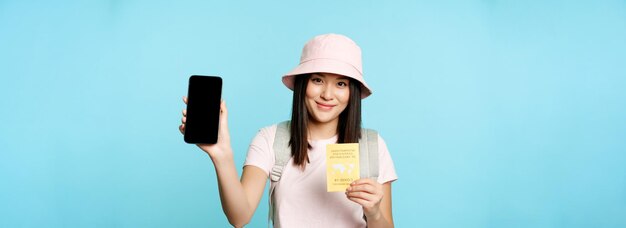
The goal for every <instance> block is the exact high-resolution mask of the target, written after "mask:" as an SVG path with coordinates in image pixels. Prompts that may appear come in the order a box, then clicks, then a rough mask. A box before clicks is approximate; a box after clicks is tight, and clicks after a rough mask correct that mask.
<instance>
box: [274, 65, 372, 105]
mask: <svg viewBox="0 0 626 228" xmlns="http://www.w3.org/2000/svg"><path fill="white" fill-rule="evenodd" d="M311 73H331V74H339V75H343V76H346V77H349V78H353V79H355V80H357V81H359V82H360V83H361V99H363V98H366V97H368V96H369V95H371V94H372V90H371V89H370V88H369V86H368V85H367V84H366V83H365V81H364V80H363V75H362V74H361V72H359V71H358V70H357V69H356V68H354V67H353V66H352V65H350V64H347V63H344V62H341V61H337V60H333V59H313V60H309V61H306V62H303V63H300V65H298V66H297V67H296V68H295V69H293V70H292V71H290V72H289V73H287V74H285V75H284V76H283V84H285V86H287V88H289V89H291V90H293V87H294V82H295V76H297V75H301V74H311Z"/></svg>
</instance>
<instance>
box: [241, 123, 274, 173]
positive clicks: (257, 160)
mask: <svg viewBox="0 0 626 228" xmlns="http://www.w3.org/2000/svg"><path fill="white" fill-rule="evenodd" d="M275 133H276V126H271V127H265V128H262V129H261V130H259V132H258V133H257V134H256V136H255V137H254V139H252V143H250V147H249V148H248V155H246V161H245V163H244V164H243V165H244V166H247V165H253V166H256V167H259V168H261V169H262V170H263V171H265V173H266V174H267V175H268V176H269V174H270V170H272V166H273V165H274V151H273V149H272V147H273V144H274V134H275Z"/></svg>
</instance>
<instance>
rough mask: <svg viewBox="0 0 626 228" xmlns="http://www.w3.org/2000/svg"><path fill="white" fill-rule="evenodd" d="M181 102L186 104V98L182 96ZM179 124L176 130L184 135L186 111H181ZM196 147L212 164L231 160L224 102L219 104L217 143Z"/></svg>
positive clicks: (231, 152) (226, 112)
mask: <svg viewBox="0 0 626 228" xmlns="http://www.w3.org/2000/svg"><path fill="white" fill-rule="evenodd" d="M183 102H185V104H187V97H186V96H183ZM181 122H182V124H181V125H180V126H178V130H180V133H182V134H183V135H184V134H185V123H186V122H187V109H183V118H182V120H181ZM196 145H197V146H198V147H200V149H202V150H203V151H204V152H206V153H207V154H208V155H209V157H211V160H213V163H216V162H218V161H224V160H232V159H233V151H232V148H231V146H230V134H229V132H228V110H227V109H226V102H224V100H222V102H221V104H220V124H219V130H218V131H217V143H215V144H196Z"/></svg>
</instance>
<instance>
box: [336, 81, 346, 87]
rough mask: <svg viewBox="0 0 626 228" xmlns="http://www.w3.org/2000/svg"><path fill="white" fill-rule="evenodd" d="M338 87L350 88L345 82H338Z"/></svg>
mask: <svg viewBox="0 0 626 228" xmlns="http://www.w3.org/2000/svg"><path fill="white" fill-rule="evenodd" d="M337 85H338V86H339V87H346V86H348V83H345V82H338V83H337Z"/></svg>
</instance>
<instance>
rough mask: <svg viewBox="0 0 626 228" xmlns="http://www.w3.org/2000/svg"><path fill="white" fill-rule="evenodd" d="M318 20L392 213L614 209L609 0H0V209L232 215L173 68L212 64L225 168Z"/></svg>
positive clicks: (96, 215) (624, 162)
mask: <svg viewBox="0 0 626 228" xmlns="http://www.w3.org/2000/svg"><path fill="white" fill-rule="evenodd" d="M226 2H229V3H226ZM329 32H333V33H340V34H345V35H347V36H349V37H351V38H352V39H354V40H355V41H356V42H357V43H358V44H359V45H360V46H361V48H362V49H363V61H364V70H365V74H366V76H365V77H366V80H367V82H368V83H369V84H370V85H371V86H372V87H373V89H374V95H373V96H371V97H369V98H367V99H365V100H364V102H363V103H364V113H363V118H364V124H365V126H366V127H370V128H375V129H377V130H379V132H380V133H381V134H382V136H383V137H384V138H385V139H386V141H387V143H388V145H389V148H390V150H391V153H392V156H393V158H394V161H395V165H396V169H397V172H398V174H399V177H400V179H399V180H398V181H397V182H395V183H394V184H393V199H394V201H393V210H394V218H395V222H396V225H397V226H398V227H625V226H626V216H625V215H626V101H625V100H626V89H625V88H626V67H625V65H626V64H625V63H626V2H625V1H623V0H622V1H497V0H491V1H429V2H423V1H394V2H385V3H383V2H382V1H341V2H340V1H309V2H299V3H297V2H294V1H284V2H266V1H221V2H210V1H197V2H188V1H183V2H177V3H173V2H170V1H49V2H44V1H6V0H5V1H0V97H1V98H0V121H1V124H2V126H1V127H0V227H85V226H86V227H224V226H227V225H228V223H227V220H226V218H225V216H224V215H223V212H222V210H221V206H220V203H219V196H218V192H217V186H216V180H215V173H214V169H213V166H212V164H211V162H210V159H209V158H208V156H207V155H206V154H204V153H203V152H201V151H200V150H199V149H198V148H197V147H195V146H192V145H187V144H185V143H184V142H183V139H182V136H181V134H180V133H179V132H178V129H177V127H178V125H179V124H180V118H181V110H182V109H183V108H184V104H183V103H182V101H181V97H182V96H183V95H185V94H186V91H187V80H188V77H189V76H190V75H192V74H206V75H220V76H222V77H223V78H224V94H223V95H224V97H225V99H226V101H227V104H228V107H229V112H230V126H231V133H232V137H233V148H234V150H235V153H236V155H235V159H236V160H235V161H236V163H237V166H240V165H242V164H243V161H244V158H245V154H246V150H247V146H248V143H249V142H250V140H251V139H252V137H253V136H254V135H255V134H256V132H257V130H258V129H259V128H261V127H263V126H267V125H270V124H273V123H275V122H278V121H281V120H285V119H287V118H289V116H290V104H291V103H290V102H291V93H290V91H289V90H287V89H286V88H284V86H283V85H282V84H281V82H280V76H281V75H282V74H284V73H286V72H287V71H289V70H290V69H292V67H294V66H295V65H296V64H297V63H298V60H299V55H300V51H301V48H302V46H303V45H304V43H305V42H306V41H307V40H309V39H310V38H312V37H313V36H315V35H317V34H322V33H329ZM266 202H267V201H266V198H265V197H264V198H263V200H262V202H261V205H260V207H259V208H258V209H257V212H256V214H255V216H254V218H253V220H252V221H251V224H250V227H265V226H266V212H267V205H266Z"/></svg>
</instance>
